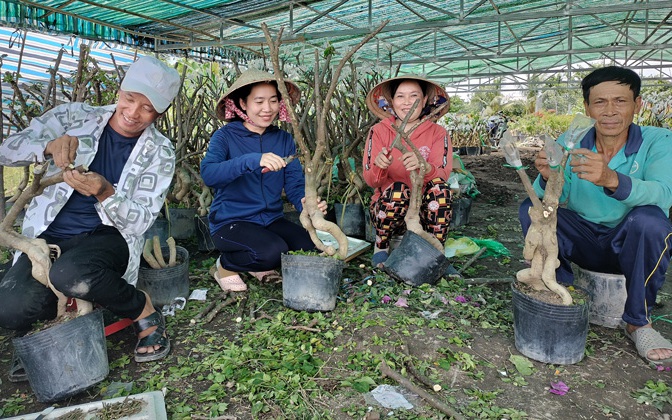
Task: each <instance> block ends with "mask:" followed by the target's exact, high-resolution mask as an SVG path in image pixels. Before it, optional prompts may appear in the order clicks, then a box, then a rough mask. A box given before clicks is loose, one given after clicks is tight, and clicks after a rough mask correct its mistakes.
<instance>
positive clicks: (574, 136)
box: [565, 114, 595, 150]
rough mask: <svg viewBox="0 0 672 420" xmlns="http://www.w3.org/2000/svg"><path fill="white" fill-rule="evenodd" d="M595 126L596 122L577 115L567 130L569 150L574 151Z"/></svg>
mask: <svg viewBox="0 0 672 420" xmlns="http://www.w3.org/2000/svg"><path fill="white" fill-rule="evenodd" d="M593 125H595V120H594V119H592V118H590V117H587V116H585V115H583V114H576V116H575V117H574V119H573V120H572V122H571V123H570V124H569V128H568V129H567V137H565V146H566V148H567V150H570V149H573V148H574V146H576V144H577V143H579V142H581V139H582V138H583V137H584V136H585V135H586V133H587V132H588V130H590V129H591V128H592V127H593Z"/></svg>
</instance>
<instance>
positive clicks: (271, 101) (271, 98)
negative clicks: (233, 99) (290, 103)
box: [240, 83, 280, 133]
mask: <svg viewBox="0 0 672 420" xmlns="http://www.w3.org/2000/svg"><path fill="white" fill-rule="evenodd" d="M279 96H280V95H279V94H278V90H277V89H276V87H275V86H273V85H272V84H268V83H259V84H257V85H254V86H253V87H252V90H251V91H250V94H249V95H248V96H247V98H245V99H241V100H240V108H241V109H242V110H243V111H245V113H246V114H247V116H248V117H249V118H250V120H251V121H252V122H253V123H254V124H255V125H252V124H249V123H248V122H245V123H244V124H245V127H247V129H248V130H250V131H254V132H255V133H263V132H264V131H265V130H266V128H267V127H269V126H270V125H271V124H273V121H275V117H277V116H278V112H279V111H280V99H279Z"/></svg>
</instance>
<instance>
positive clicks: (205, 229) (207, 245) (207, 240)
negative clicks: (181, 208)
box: [194, 216, 217, 252]
mask: <svg viewBox="0 0 672 420" xmlns="http://www.w3.org/2000/svg"><path fill="white" fill-rule="evenodd" d="M194 223H195V224H196V241H197V242H198V250H199V251H202V252H210V251H214V250H215V249H217V247H216V246H215V243H214V242H213V240H212V235H211V234H210V223H209V221H208V216H199V217H197V218H195V219H194Z"/></svg>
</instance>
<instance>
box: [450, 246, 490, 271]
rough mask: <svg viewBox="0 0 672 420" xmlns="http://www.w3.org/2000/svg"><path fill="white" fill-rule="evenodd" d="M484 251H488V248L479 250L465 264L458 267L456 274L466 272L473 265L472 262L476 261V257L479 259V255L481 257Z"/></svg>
mask: <svg viewBox="0 0 672 420" xmlns="http://www.w3.org/2000/svg"><path fill="white" fill-rule="evenodd" d="M486 249H488V248H486V247H483V248H481V249H479V250H478V252H477V253H476V254H474V256H473V257H471V258H470V259H469V260H468V261H467V262H465V263H464V264H462V267H460V269H459V270H457V272H458V273H459V274H462V273H463V272H464V270H466V269H467V268H469V267H470V266H471V265H472V264H473V263H474V261H476V260H477V259H478V257H480V256H481V255H483V253H484V252H485V250H486Z"/></svg>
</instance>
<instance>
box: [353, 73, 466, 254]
mask: <svg viewBox="0 0 672 420" xmlns="http://www.w3.org/2000/svg"><path fill="white" fill-rule="evenodd" d="M418 99H419V100H420V103H419V106H417V107H416V109H415V110H414V112H413V113H412V114H411V115H410V117H409V118H408V121H407V124H406V127H412V126H414V125H415V124H418V123H419V125H418V126H417V128H415V130H413V132H412V133H411V134H410V140H411V141H412V142H413V144H414V145H415V146H416V148H417V149H418V150H419V151H420V154H421V155H422V157H423V158H424V159H425V160H426V161H427V163H429V165H430V167H431V168H430V170H429V171H428V172H427V173H426V174H425V179H424V182H425V187H424V190H423V195H422V203H421V208H420V223H421V224H422V227H423V228H424V229H425V231H427V232H429V233H431V234H433V235H434V236H435V237H436V238H437V239H438V240H439V241H440V242H441V243H444V242H445V240H446V233H447V232H448V225H449V224H450V219H451V214H452V213H451V193H450V188H449V186H448V184H447V182H446V181H447V180H448V178H449V176H450V171H451V169H452V156H453V148H452V145H451V142H450V137H449V136H448V133H447V132H446V130H445V129H444V128H443V127H441V126H439V125H438V124H436V123H434V122H433V121H431V120H430V119H428V118H427V115H428V114H429V113H430V112H431V110H432V109H433V108H434V107H436V106H438V105H440V104H442V103H444V102H446V101H447V100H448V97H447V95H446V92H445V91H444V90H443V89H442V88H441V87H440V86H439V85H438V84H436V83H433V82H431V81H428V80H425V79H423V78H420V77H416V76H402V77H397V78H393V79H388V80H386V81H383V82H381V83H380V84H378V85H377V86H376V87H374V88H373V89H372V90H371V92H369V94H368V95H367V100H366V103H367V105H368V106H369V109H370V110H371V112H372V113H374V114H375V115H376V116H378V117H380V118H381V120H382V121H381V122H379V123H378V124H376V125H375V126H373V128H372V129H371V131H370V133H369V136H368V139H367V141H366V146H365V152H364V159H363V167H364V180H365V181H366V183H367V184H368V185H370V186H371V187H373V188H374V194H373V196H372V197H371V206H370V211H371V221H372V223H373V225H374V227H375V228H376V245H375V249H374V253H373V258H372V264H373V266H379V265H380V264H382V263H383V262H385V261H386V260H387V257H388V255H389V244H390V238H391V237H392V236H393V235H400V234H403V233H404V232H405V231H406V225H405V223H404V216H406V211H407V210H408V205H409V197H410V185H411V179H410V173H411V171H415V170H417V169H418V168H419V167H420V162H418V159H417V157H416V155H415V153H413V152H412V151H410V152H406V153H402V152H401V151H400V150H398V149H396V148H394V147H393V143H394V140H395V138H396V136H397V131H396V128H398V127H399V126H400V125H401V122H402V120H403V119H404V118H405V117H406V115H407V114H408V112H409V111H410V108H411V107H412V105H413V103H414V102H415V101H416V100H418ZM447 109H448V107H445V108H443V111H444V112H442V113H440V115H439V116H437V118H438V117H440V116H441V115H442V114H443V113H445V111H447Z"/></svg>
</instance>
